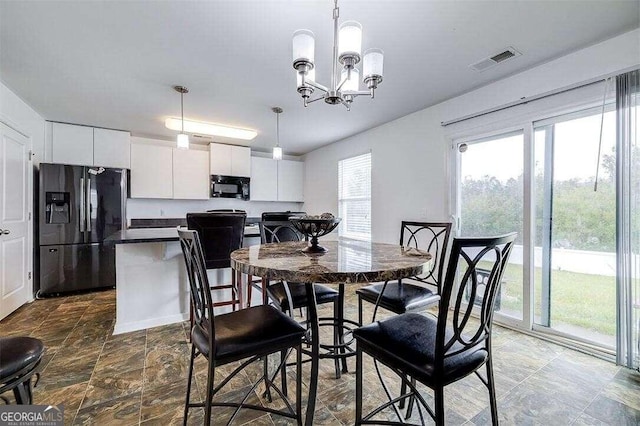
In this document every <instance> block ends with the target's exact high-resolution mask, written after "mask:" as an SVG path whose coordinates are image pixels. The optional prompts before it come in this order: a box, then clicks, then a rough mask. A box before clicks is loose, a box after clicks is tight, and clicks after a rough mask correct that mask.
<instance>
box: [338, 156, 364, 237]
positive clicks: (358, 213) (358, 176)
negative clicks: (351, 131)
mask: <svg viewBox="0 0 640 426" xmlns="http://www.w3.org/2000/svg"><path fill="white" fill-rule="evenodd" d="M338 209H339V212H340V217H341V218H342V223H340V229H339V233H340V236H341V237H347V238H354V239H358V240H366V241H370V240H371V154H370V153H369V154H364V155H359V156H357V157H351V158H347V159H345V160H342V161H340V162H339V163H338Z"/></svg>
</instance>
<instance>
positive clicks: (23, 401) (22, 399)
mask: <svg viewBox="0 0 640 426" xmlns="http://www.w3.org/2000/svg"><path fill="white" fill-rule="evenodd" d="M30 395H31V377H29V378H28V379H27V380H25V381H24V382H22V383H20V384H19V385H17V386H16V387H15V388H13V396H14V397H15V399H16V404H18V405H31V403H32V402H33V401H31V398H30Z"/></svg>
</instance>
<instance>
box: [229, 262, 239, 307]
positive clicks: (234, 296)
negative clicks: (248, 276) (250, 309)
mask: <svg viewBox="0 0 640 426" xmlns="http://www.w3.org/2000/svg"><path fill="white" fill-rule="evenodd" d="M237 301H238V281H237V280H236V271H234V270H233V269H232V270H231V310H232V311H234V312H235V310H236V305H237V303H236V302H237Z"/></svg>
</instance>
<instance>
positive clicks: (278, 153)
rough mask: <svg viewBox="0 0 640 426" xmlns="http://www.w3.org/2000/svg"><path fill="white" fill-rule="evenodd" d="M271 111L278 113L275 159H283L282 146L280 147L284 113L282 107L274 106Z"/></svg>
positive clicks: (274, 149)
mask: <svg viewBox="0 0 640 426" xmlns="http://www.w3.org/2000/svg"><path fill="white" fill-rule="evenodd" d="M271 111H273V112H275V113H276V146H274V147H273V159H274V160H282V148H280V114H282V108H280V107H273V108H271Z"/></svg>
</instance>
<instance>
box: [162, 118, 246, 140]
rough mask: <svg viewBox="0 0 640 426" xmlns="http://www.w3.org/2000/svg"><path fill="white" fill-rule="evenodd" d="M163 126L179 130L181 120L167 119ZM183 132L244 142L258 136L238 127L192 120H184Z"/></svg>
mask: <svg viewBox="0 0 640 426" xmlns="http://www.w3.org/2000/svg"><path fill="white" fill-rule="evenodd" d="M164 125H165V127H166V128H167V129H171V130H180V129H181V128H182V127H181V126H182V120H181V119H179V118H167V119H166V120H165V122H164ZM184 130H185V131H186V132H187V133H195V134H198V135H211V136H223V137H225V138H233V139H242V140H245V141H250V140H252V139H255V137H256V136H257V135H258V132H256V131H255V130H251V129H241V128H239V127H230V126H223V125H221V124H214V123H207V122H204V121H192V120H184Z"/></svg>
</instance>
